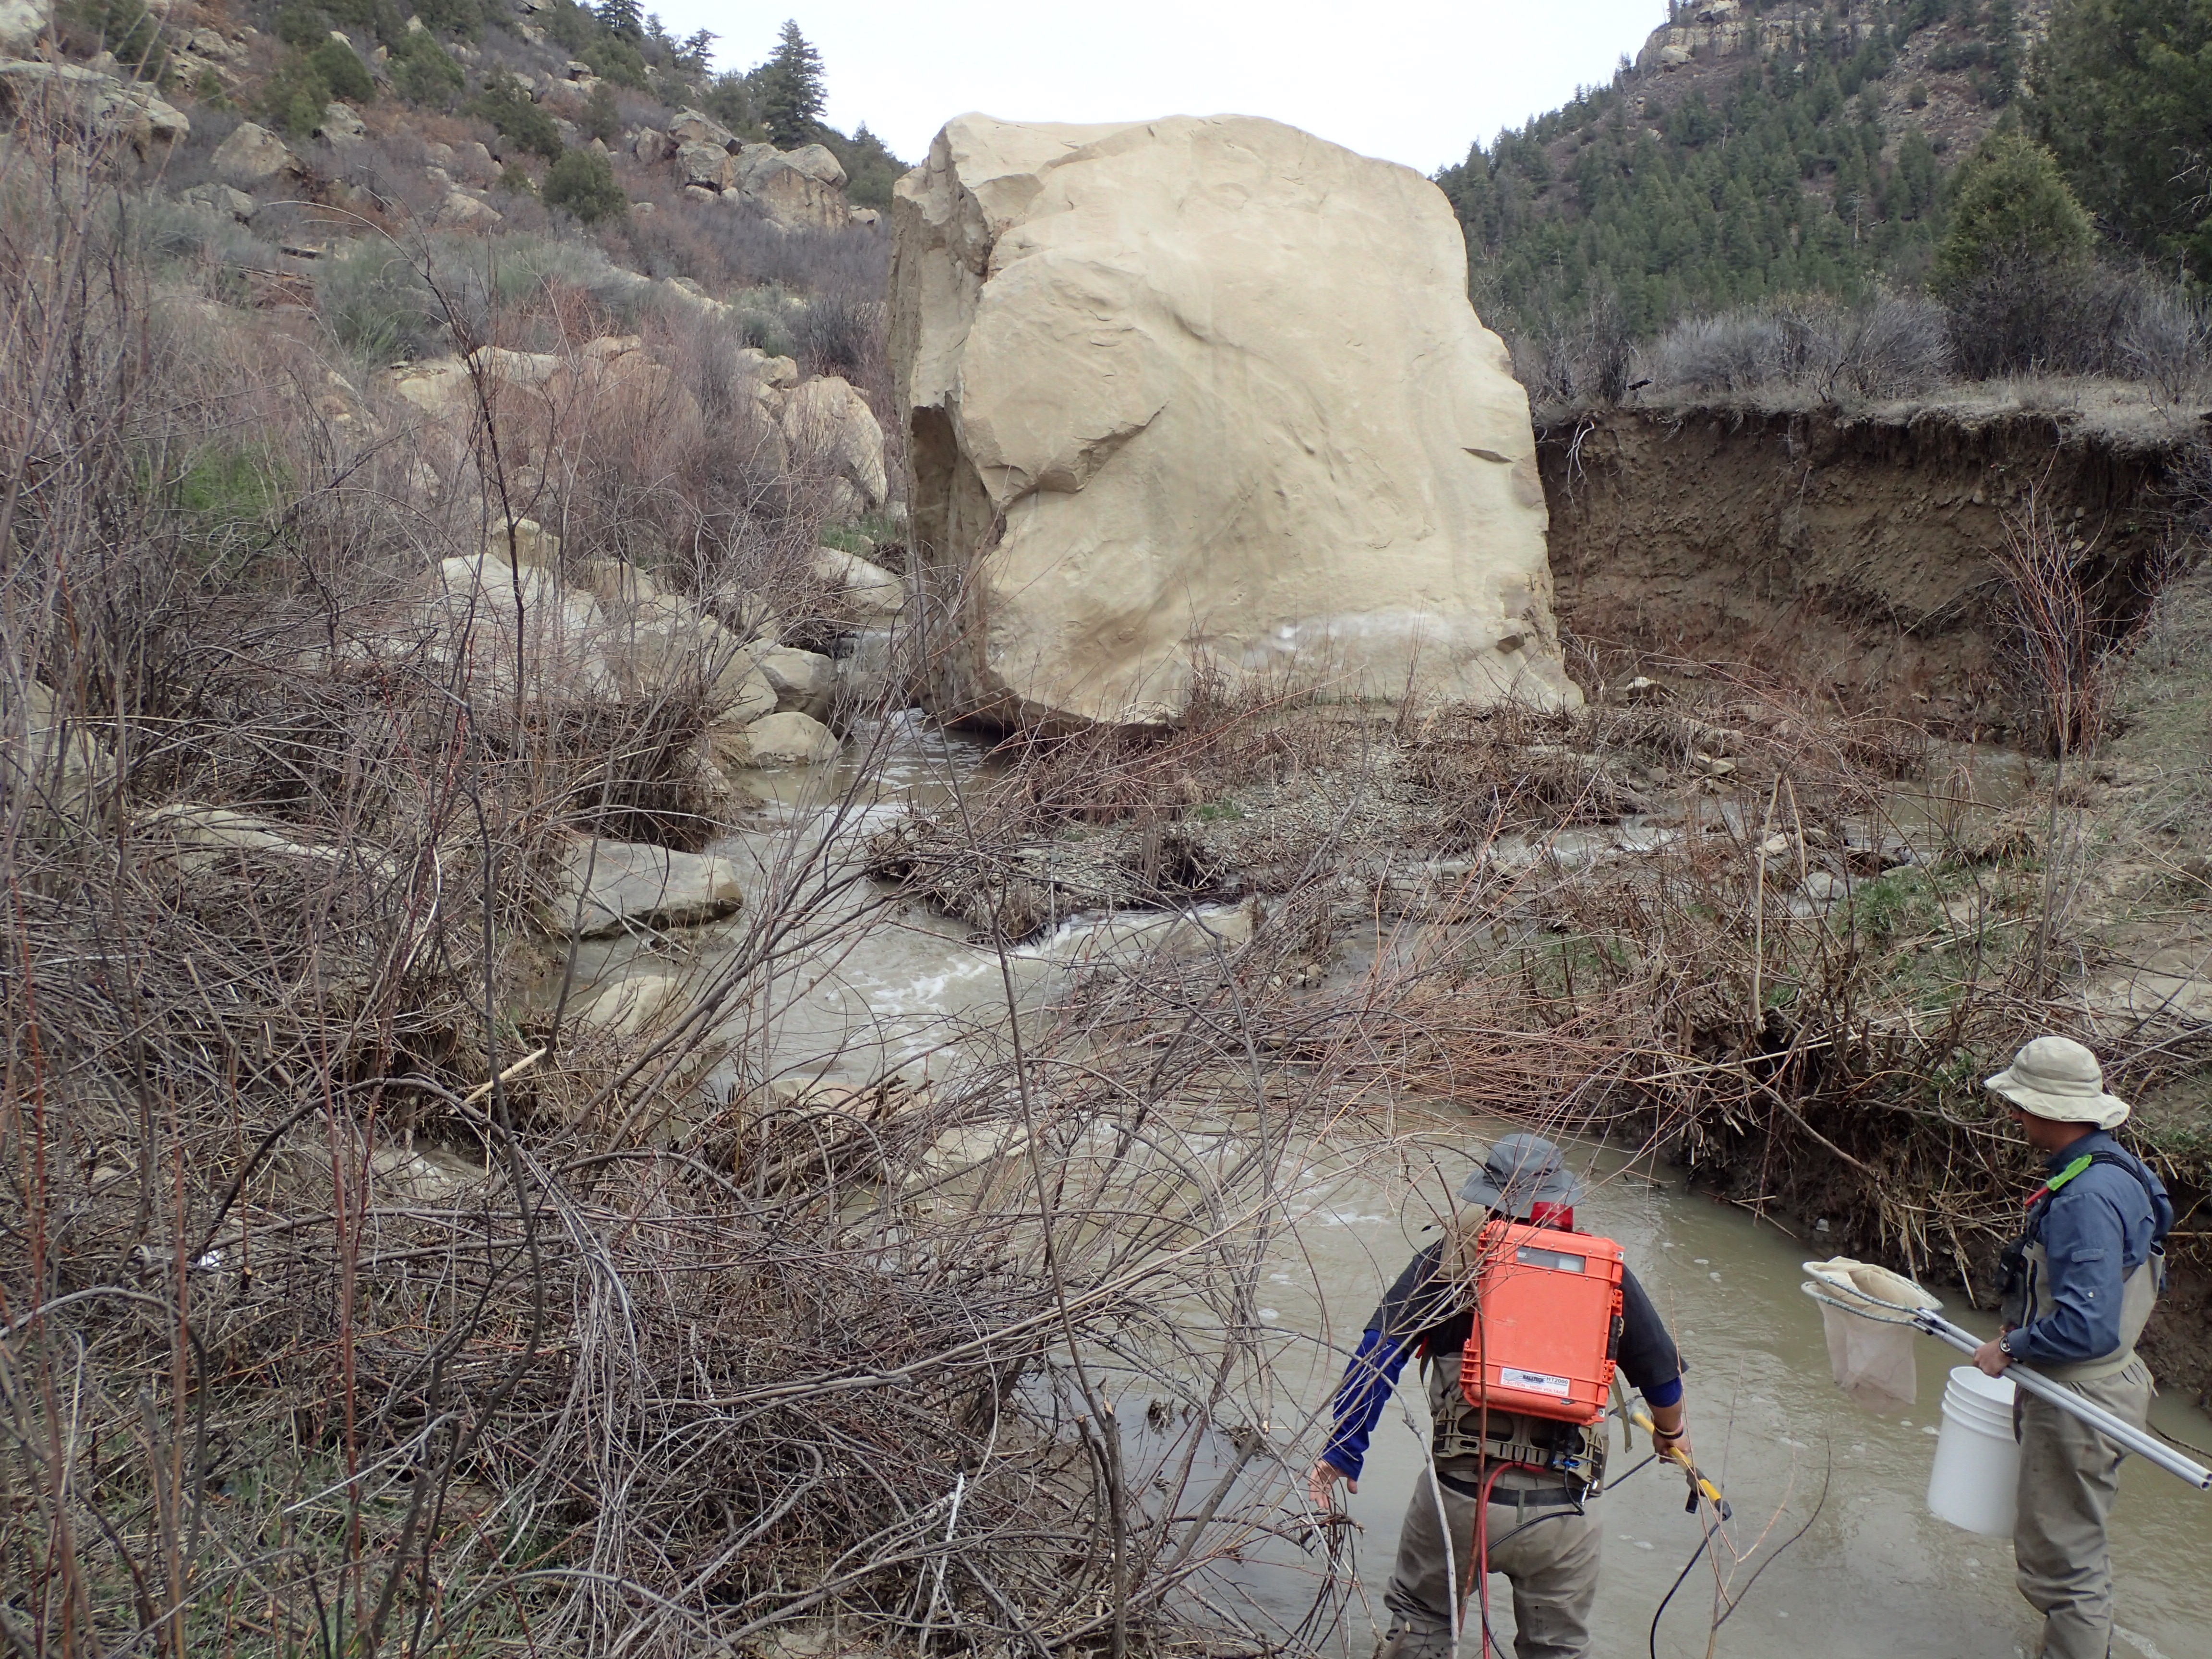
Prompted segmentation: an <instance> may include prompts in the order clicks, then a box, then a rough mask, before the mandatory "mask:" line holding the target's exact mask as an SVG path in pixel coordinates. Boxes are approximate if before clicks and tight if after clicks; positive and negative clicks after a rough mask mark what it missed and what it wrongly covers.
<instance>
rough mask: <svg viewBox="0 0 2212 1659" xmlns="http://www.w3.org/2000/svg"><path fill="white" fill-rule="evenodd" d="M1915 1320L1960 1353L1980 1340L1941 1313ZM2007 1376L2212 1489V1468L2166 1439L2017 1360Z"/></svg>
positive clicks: (2114, 1439)
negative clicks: (2197, 1460)
mask: <svg viewBox="0 0 2212 1659" xmlns="http://www.w3.org/2000/svg"><path fill="white" fill-rule="evenodd" d="M1912 1322H1913V1323H1914V1324H1916V1325H1917V1326H1918V1327H1919V1328H1921V1329H1922V1330H1923V1331H1925V1332H1927V1333H1928V1334H1929V1335H1930V1336H1932V1337H1935V1338H1936V1339H1937V1340H1940V1341H1943V1342H1948V1343H1949V1344H1950V1345H1951V1346H1953V1347H1954V1348H1956V1349H1957V1350H1958V1351H1959V1352H1960V1353H1972V1352H1974V1351H1975V1350H1977V1349H1978V1348H1979V1347H1980V1346H1982V1344H1981V1339H1980V1338H1978V1337H1977V1336H1976V1335H1975V1334H1973V1333H1972V1331H1968V1330H1963V1329H1961V1328H1960V1327H1958V1326H1956V1325H1954V1324H1953V1323H1952V1322H1950V1321H1949V1320H1948V1319H1945V1318H1943V1317H1942V1316H1941V1315H1939V1314H1934V1313H1930V1312H1929V1311H1928V1310H1926V1309H1924V1308H1923V1309H1921V1310H1918V1311H1917V1312H1916V1313H1915V1314H1914V1315H1913V1316H1912ZM2004 1374H2005V1375H2006V1376H2008V1377H2010V1378H2012V1380H2013V1381H2014V1382H2015V1383H2017V1384H2018V1385H2019V1386H2020V1387H2021V1388H2023V1389H2027V1391H2028V1392H2029V1393H2030V1394H2032V1395H2034V1396H2035V1397H2036V1398H2037V1399H2039V1400H2047V1401H2050V1402H2051V1404H2052V1405H2054V1406H2056V1407H2058V1409H2059V1410H2060V1411H2063V1412H2069V1413H2072V1414H2073V1415H2074V1416H2075V1417H2078V1418H2080V1419H2081V1421H2083V1422H2084V1423H2087V1425H2089V1426H2090V1427H2091V1428H2093V1429H2094V1430H2096V1431H2097V1432H2098V1433H2099V1434H2101V1435H2103V1436H2104V1437H2106V1439H2107V1440H2110V1441H2112V1442H2113V1443H2115V1444H2117V1445H2119V1446H2122V1447H2124V1448H2125V1449H2127V1450H2129V1451H2131V1452H2133V1453H2134V1454H2135V1455H2136V1456H2138V1457H2140V1458H2142V1459H2144V1460H2145V1461H2146V1462H2152V1463H2155V1464H2157V1465H2158V1466H2159V1468H2162V1469H2164V1470H2165V1471H2166V1473H2167V1474H2178V1475H2179V1476H2180V1477H2181V1478H2182V1479H2183V1480H2186V1481H2187V1482H2188V1483H2189V1484H2190V1485H2191V1486H2194V1487H2196V1488H2197V1490H2198V1491H2199V1492H2212V1469H2208V1468H2205V1467H2204V1466H2203V1464H2202V1463H2197V1462H2191V1460H2190V1459H2188V1458H2186V1457H2184V1456H2183V1455H2181V1454H2180V1453H2179V1452H2178V1451H2176V1450H2174V1449H2173V1448H2172V1447H2171V1446H2169V1445H2167V1444H2166V1443H2165V1442H2164V1441H2162V1440H2158V1439H2154V1438H2153V1437H2151V1436H2150V1435H2148V1434H2146V1433H2144V1432H2143V1431H2142V1430H2141V1429H2139V1428H2137V1427H2136V1425H2134V1424H2132V1423H2130V1422H2127V1421H2125V1420H2124V1419H2120V1418H2118V1417H2115V1416H2113V1415H2112V1413H2110V1412H2108V1411H2106V1409H2105V1408H2104V1407H2102V1406H2100V1405H2097V1404H2096V1403H2095V1402H2093V1401H2088V1400H2084V1399H2083V1398H2082V1397H2081V1395H2078V1394H2075V1392H2074V1391H2073V1390H2072V1389H2069V1388H2067V1387H2066V1386H2065V1385H2064V1384H2063V1383H2054V1382H2052V1381H2051V1379H2050V1378H2049V1377H2047V1376H2044V1375H2043V1373H2042V1372H2040V1371H2038V1370H2032V1369H2030V1368H2029V1367H2028V1366H2027V1365H2024V1364H2019V1363H2017V1362H2015V1364H2010V1365H2008V1366H2006V1367H2005V1373H2004Z"/></svg>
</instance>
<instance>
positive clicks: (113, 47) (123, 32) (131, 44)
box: [74, 0, 169, 81]
mask: <svg viewBox="0 0 2212 1659" xmlns="http://www.w3.org/2000/svg"><path fill="white" fill-rule="evenodd" d="M74 10H75V12H76V18H77V21H80V22H82V24H83V25H84V26H85V27H87V28H89V29H91V30H92V31H93V32H94V33H96V34H97V35H99V37H100V45H102V46H105V47H106V48H107V50H108V51H110V52H113V53H114V54H115V61H116V62H117V63H118V64H123V65H125V67H126V68H129V69H131V70H136V71H137V73H138V74H139V75H142V76H144V77H145V78H146V79H148V80H149V81H153V80H159V79H160V78H161V75H162V73H163V71H164V70H167V67H168V62H169V54H168V52H167V51H166V50H164V49H163V47H162V46H161V25H160V24H159V23H158V22H156V21H155V20H154V18H153V16H152V15H151V14H149V12H148V11H147V9H146V8H145V6H144V5H143V3H141V0H82V3H80V4H79V5H77V6H76V8H74Z"/></svg>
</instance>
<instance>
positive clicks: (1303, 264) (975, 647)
mask: <svg viewBox="0 0 2212 1659" xmlns="http://www.w3.org/2000/svg"><path fill="white" fill-rule="evenodd" d="M891 355H892V367H893V372H894V376H895V380H896V394H897V399H898V405H899V411H900V416H901V418H902V419H903V420H904V421H905V422H907V426H908V450H909V454H910V456H911V465H912V468H913V491H912V495H911V503H912V513H913V523H912V526H911V528H912V531H913V534H912V537H911V543H912V545H913V546H915V548H916V549H917V550H922V551H923V552H924V553H925V554H926V561H925V564H924V572H923V580H924V591H925V593H926V595H927V598H928V599H929V600H930V602H931V604H932V606H933V610H934V611H936V612H937V613H938V614H939V616H941V617H943V618H944V619H945V621H946V622H948V623H950V624H951V638H952V640H953V641H954V643H952V644H951V645H950V646H949V647H946V648H944V649H941V650H939V652H938V653H935V655H934V661H935V663H936V678H935V683H934V684H933V686H932V687H931V695H932V697H933V701H934V702H935V703H936V705H937V707H938V708H939V712H940V713H942V714H948V715H951V716H953V717H955V718H980V719H983V720H993V721H1007V720H1042V721H1044V722H1046V723H1048V724H1052V723H1060V724H1066V723H1084V722H1093V721H1098V722H1109V723H1115V724H1153V723H1158V722H1164V721H1171V720H1174V719H1175V718H1176V715H1177V714H1179V713H1180V711H1181V710H1182V707H1183V705H1184V703H1185V702H1186V699H1187V698H1188V694H1189V691H1190V688H1191V686H1192V685H1193V684H1194V680H1196V679H1197V678H1199V677H1200V675H1201V673H1203V672H1205V671H1206V670H1207V668H1208V667H1212V668H1216V669H1218V670H1220V671H1225V672H1226V673H1227V674H1228V675H1229V676H1230V677H1231V679H1232V681H1234V680H1238V679H1250V680H1258V681H1267V682H1273V681H1276V680H1278V679H1279V678H1282V677H1284V676H1285V675H1286V674H1287V675H1290V676H1292V677H1302V678H1310V679H1311V680H1312V681H1314V682H1315V683H1316V684H1321V685H1323V686H1326V687H1328V688H1329V689H1330V690H1333V691H1334V692H1335V693H1336V694H1338V695H1342V696H1359V695H1363V694H1364V695H1370V696H1386V697H1388V696H1398V695H1401V694H1402V693H1404V692H1406V691H1407V690H1409V689H1410V690H1417V691H1421V692H1426V693H1433V694H1437V695H1442V696H1451V697H1463V698H1468V699H1473V700H1474V701H1477V702H1498V701H1501V700H1506V699H1516V698H1517V699H1522V700H1526V701H1528V702H1534V703H1537V704H1541V705H1547V706H1559V705H1567V704H1572V703H1574V702H1578V701H1579V697H1578V696H1577V692H1576V690H1575V689H1574V686H1573V684H1571V682H1570V681H1569V680H1568V678H1567V677H1566V674H1565V671H1564V670H1563V669H1562V667H1561V666H1560V662H1559V647H1558V635H1557V630H1556V628H1555V625H1554V623H1553V615H1552V581H1551V572H1550V568H1549V565H1548V562H1547V556H1546V550H1545V531H1546V526H1547V519H1546V512H1545V506H1544V494H1543V488H1542V484H1541V481H1540V479H1539V477H1538V475H1537V471H1536V454H1535V439H1534V432H1533V430H1532V428H1531V426H1530V423H1529V418H1528V398H1527V396H1526V394H1525V393H1524V392H1522V389H1521V387H1520V386H1519V385H1518V384H1517V383H1516V381H1515V380H1514V379H1513V374H1512V368H1511V364H1510V360H1509V358H1508V356H1507V355H1506V351H1505V348H1504V345H1503V343H1501V342H1500V341H1499V340H1498V337H1497V336H1496V335H1495V334H1493V333H1492V332H1491V331H1489V330H1488V329H1486V328H1485V327H1484V326H1483V325H1482V323H1481V321H1480V319H1478V318H1477V317H1476V315H1475V313H1474V309H1473V307H1471V306H1469V305H1468V300H1467V252H1466V242H1465V240H1464V238H1463V237H1462V234H1461V231H1460V227H1459V224H1458V222H1457V221H1456V220H1455V218H1454V216H1453V214H1452V210H1451V207H1450V204H1449V203H1448V202H1446V200H1445V199H1444V197H1443V192H1442V191H1439V190H1438V189H1437V187H1436V186H1435V185H1433V184H1431V183H1430V182H1429V181H1428V180H1427V179H1424V178H1422V177H1421V176H1420V175H1419V173H1414V172H1413V170H1411V169H1410V168H1407V167H1400V166H1397V165H1395V164H1394V163H1391V162H1387V161H1375V160H1372V159H1370V158H1369V157H1366V156H1362V155H1354V154H1353V153H1352V152H1351V151H1350V150H1346V149H1340V148H1338V147H1337V146H1335V145H1334V144H1329V143H1323V142H1322V141H1321V140H1320V139H1317V138H1315V137H1310V136H1309V135H1308V134H1306V133H1303V132H1300V131H1297V130H1296V129H1294V128H1291V127H1288V126H1284V125H1280V124H1279V123H1276V122H1273V121H1267V120H1260V119H1255V118H1246V117H1241V116H1218V117H1206V118H1195V117H1184V116H1178V117H1174V118H1168V119H1164V120H1157V121H1148V122H1139V123H1132V124H1128V125H1100V126H1057V125H1021V124H1017V123H1013V122H1007V121H1000V120H996V119H994V118H990V117H988V116H983V115H966V116H962V117H960V118H957V119H956V120H954V121H952V122H951V123H950V124H949V125H946V126H945V129H944V130H943V131H940V132H939V134H938V135H937V137H936V140H935V141H934V143H933V144H932V145H931V147H930V152H929V158H928V160H927V161H926V162H924V163H923V164H922V165H921V167H917V168H915V170H914V171H913V172H911V173H908V174H907V175H906V177H905V178H904V179H902V180H900V182H899V185H898V186H897V190H896V199H895V204H894V208H893V271H892V315H891Z"/></svg>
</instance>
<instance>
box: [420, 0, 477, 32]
mask: <svg viewBox="0 0 2212 1659" xmlns="http://www.w3.org/2000/svg"><path fill="white" fill-rule="evenodd" d="M415 15H416V16H417V17H419V18H421V19H422V24H423V27H426V28H431V29H435V30H436V31H437V32H438V33H441V34H451V35H456V36H459V38H460V39H461V40H475V39H476V38H477V36H478V35H480V34H482V33H483V7H482V6H480V5H478V4H477V0H419V3H418V4H417V5H416V8H415Z"/></svg>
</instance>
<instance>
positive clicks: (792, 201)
mask: <svg viewBox="0 0 2212 1659" xmlns="http://www.w3.org/2000/svg"><path fill="white" fill-rule="evenodd" d="M723 188H724V189H726V190H734V191H736V192H737V194H738V199H739V200H741V201H744V202H747V203H750V204H752V205H753V206H754V207H757V208H758V209H759V210H761V211H762V212H763V213H764V214H766V215H767V216H769V218H770V219H772V220H774V221H775V222H776V223H777V224H780V225H781V226H783V227H784V228H786V229H787V230H836V229H837V228H839V227H840V226H842V225H844V224H846V223H848V222H849V221H850V218H851V214H852V209H851V207H850V205H849V204H848V203H847V202H846V200H845V169H844V168H843V167H842V166H841V165H839V163H838V161H837V158H836V156H834V155H831V154H830V153H829V151H828V150H827V149H823V147H822V146H821V145H820V144H801V145H800V146H799V148H798V149H793V150H781V149H777V148H776V147H775V145H774V144H747V145H745V146H744V148H743V149H740V150H738V153H737V155H735V157H733V158H732V162H731V172H730V176H729V179H728V182H727V183H726V184H725V185H724V186H723Z"/></svg>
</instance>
